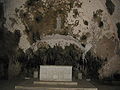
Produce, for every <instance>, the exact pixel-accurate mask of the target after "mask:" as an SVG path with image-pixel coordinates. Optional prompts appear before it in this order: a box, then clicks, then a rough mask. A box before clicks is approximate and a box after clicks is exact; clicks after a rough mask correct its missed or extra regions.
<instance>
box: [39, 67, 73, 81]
mask: <svg viewBox="0 0 120 90" xmlns="http://www.w3.org/2000/svg"><path fill="white" fill-rule="evenodd" d="M39 75H40V76H39V77H40V78H39V79H40V81H72V66H53V65H51V66H49V65H48V66H47V65H41V66H40V74H39Z"/></svg>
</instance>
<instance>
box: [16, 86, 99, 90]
mask: <svg viewBox="0 0 120 90" xmlns="http://www.w3.org/2000/svg"><path fill="white" fill-rule="evenodd" d="M15 90H98V89H97V88H77V87H76V88H64V87H59V88H57V87H26V86H15Z"/></svg>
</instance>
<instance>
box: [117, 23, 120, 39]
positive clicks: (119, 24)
mask: <svg viewBox="0 0 120 90" xmlns="http://www.w3.org/2000/svg"><path fill="white" fill-rule="evenodd" d="M116 26H117V28H118V30H117V33H118V38H119V39H120V22H118V23H117V24H116Z"/></svg>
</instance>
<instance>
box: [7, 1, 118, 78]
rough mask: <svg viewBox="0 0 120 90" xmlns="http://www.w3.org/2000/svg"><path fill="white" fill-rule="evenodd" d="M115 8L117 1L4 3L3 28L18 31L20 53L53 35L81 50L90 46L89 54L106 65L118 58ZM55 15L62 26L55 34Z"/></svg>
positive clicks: (116, 8) (116, 10) (116, 7)
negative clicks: (77, 45) (21, 50)
mask: <svg viewBox="0 0 120 90" xmlns="http://www.w3.org/2000/svg"><path fill="white" fill-rule="evenodd" d="M107 1H110V2H111V3H112V5H113V6H114V9H113V10H112V14H110V13H109V12H108V6H107V4H106V2H107ZM119 4H120V2H119V0H40V1H39V0H38V1H37V0H33V1H32V0H28V2H27V1H26V0H8V1H6V2H5V12H6V13H5V17H6V20H7V21H6V27H7V28H8V29H9V30H10V31H11V32H13V31H15V30H20V32H21V34H22V36H21V39H20V42H19V47H20V48H22V49H24V50H26V49H27V48H29V47H31V46H32V47H33V46H34V47H36V46H37V45H38V42H40V43H41V41H42V40H41V39H42V38H44V37H46V36H48V35H51V36H52V37H53V38H54V35H53V34H59V35H63V36H66V35H69V36H71V37H72V38H74V39H75V40H77V41H79V43H81V44H83V45H84V46H87V45H88V44H91V45H92V48H90V50H91V52H92V53H94V55H95V56H98V57H100V58H104V59H105V58H107V59H108V61H109V60H111V59H112V60H113V61H114V59H115V60H116V59H117V60H116V61H118V62H119V61H120V60H118V59H119V58H114V56H116V54H117V56H118V57H119V55H118V54H119V38H118V33H117V30H118V28H117V26H116V23H118V22H120V14H119V13H120V6H119ZM110 9H111V7H110ZM58 15H59V16H60V17H61V22H62V25H61V30H59V31H58V30H57V31H56V27H57V24H56V23H57V20H56V18H57V16H58ZM61 38H63V37H62V36H61ZM61 38H60V41H61ZM57 39H59V38H57ZM65 39H66V38H64V39H62V42H65V43H72V42H73V41H71V40H69V42H66V41H65ZM43 41H44V42H46V43H47V41H45V40H43ZM58 41H59V40H58ZM54 42H56V41H55V39H54V40H51V42H50V44H53V43H54ZM56 43H57V44H61V43H60V42H56ZM48 44H49V43H48ZM53 45H56V44H53ZM62 45H63V46H64V45H65V44H62ZM117 52H118V53H117ZM113 58H114V59H113ZM108 63H109V62H108ZM108 63H106V64H105V65H104V66H106V65H107V64H108ZM111 65H112V63H110V66H111ZM104 66H103V68H104ZM118 66H120V65H119V64H118ZM108 67H109V66H108ZM101 70H105V69H101ZM111 73H112V72H111ZM104 76H105V75H104Z"/></svg>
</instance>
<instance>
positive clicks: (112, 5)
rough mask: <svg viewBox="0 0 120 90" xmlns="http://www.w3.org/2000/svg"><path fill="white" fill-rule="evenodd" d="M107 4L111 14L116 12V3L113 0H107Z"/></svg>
mask: <svg viewBox="0 0 120 90" xmlns="http://www.w3.org/2000/svg"><path fill="white" fill-rule="evenodd" d="M105 5H106V7H107V10H108V12H109V14H110V15H112V14H113V13H114V10H115V5H114V3H113V2H112V1H111V0H106V3H105Z"/></svg>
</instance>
